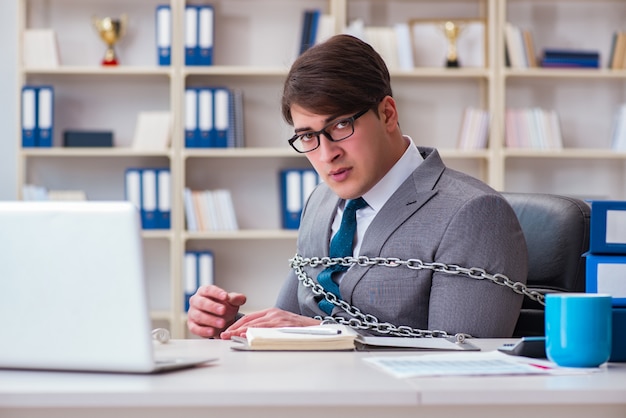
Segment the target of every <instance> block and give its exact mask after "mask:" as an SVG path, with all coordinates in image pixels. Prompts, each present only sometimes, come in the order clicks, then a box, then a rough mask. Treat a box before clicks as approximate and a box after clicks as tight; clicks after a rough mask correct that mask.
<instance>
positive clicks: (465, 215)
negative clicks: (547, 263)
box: [428, 195, 527, 337]
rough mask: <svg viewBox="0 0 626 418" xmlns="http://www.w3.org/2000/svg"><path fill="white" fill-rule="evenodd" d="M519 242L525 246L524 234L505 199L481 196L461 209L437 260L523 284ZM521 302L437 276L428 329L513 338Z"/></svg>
mask: <svg viewBox="0 0 626 418" xmlns="http://www.w3.org/2000/svg"><path fill="white" fill-rule="evenodd" d="M520 241H521V242H523V241H524V238H523V232H522V231H521V229H520V227H519V224H518V222H517V218H516V216H515V214H514V213H513V210H512V209H511V208H510V206H509V205H508V203H507V202H506V201H505V200H504V198H502V197H501V196H498V195H483V196H480V197H477V198H474V199H471V200H469V201H468V202H467V203H466V204H464V205H463V206H462V207H460V209H459V210H458V211H457V213H456V214H455V215H454V217H453V218H452V220H451V221H450V223H449V225H448V227H447V228H446V231H445V234H444V235H443V238H442V241H441V245H440V246H439V248H438V250H437V255H436V257H435V259H436V260H438V261H440V262H454V263H455V264H458V265H460V266H462V267H468V268H471V267H477V268H482V269H485V270H486V271H487V272H488V273H491V274H495V273H502V274H506V275H507V276H509V278H510V279H511V280H512V281H521V282H523V283H525V282H526V274H527V271H526V270H527V264H526V260H527V254H526V252H525V250H526V249H525V246H520V245H519V243H520ZM453 260H454V261H453ZM522 299H523V297H522V296H521V295H519V294H517V293H515V292H514V291H513V290H512V289H510V288H508V287H506V286H500V285H498V284H495V283H493V282H491V281H489V280H477V279H473V278H470V277H467V276H465V275H458V276H456V275H450V274H447V273H435V274H434V275H433V278H432V286H431V294H430V303H429V314H428V318H429V319H428V326H429V328H430V329H441V330H446V331H448V332H452V333H456V332H464V333H468V334H470V335H473V336H475V337H490V336H509V335H511V334H512V333H513V329H514V328H515V323H516V322H517V318H518V316H519V310H520V306H521V303H522Z"/></svg>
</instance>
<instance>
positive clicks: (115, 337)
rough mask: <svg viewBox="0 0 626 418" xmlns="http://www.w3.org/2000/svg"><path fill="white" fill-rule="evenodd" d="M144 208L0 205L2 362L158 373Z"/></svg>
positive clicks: (168, 363)
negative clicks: (143, 233) (146, 264)
mask: <svg viewBox="0 0 626 418" xmlns="http://www.w3.org/2000/svg"><path fill="white" fill-rule="evenodd" d="M142 251H143V250H142V238H141V226H140V219H139V213H138V211H137V209H136V208H135V207H134V206H133V205H132V204H131V203H129V202H0V333H1V335H2V343H1V344H0V368H16V369H39V370H80V371H105V372H129V373H153V372H158V371H163V370H172V369H179V368H184V367H191V366H194V365H197V364H202V363H206V362H210V361H213V360H215V359H214V358H202V359H187V358H178V359H158V358H156V356H155V355H154V346H153V344H154V343H153V341H152V336H151V321H150V315H149V308H148V300H147V292H146V282H145V277H144V272H143V253H142Z"/></svg>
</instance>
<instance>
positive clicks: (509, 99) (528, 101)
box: [495, 0, 626, 199]
mask: <svg viewBox="0 0 626 418" xmlns="http://www.w3.org/2000/svg"><path fill="white" fill-rule="evenodd" d="M624 16H626V3H624V2H620V1H613V0H604V1H593V2H592V1H583V0H577V1H562V0H547V1H523V0H507V1H504V2H503V7H501V8H500V9H499V10H498V18H497V20H498V22H500V24H501V25H503V24H504V23H505V22H511V23H513V24H514V25H516V26H518V27H521V28H524V29H527V30H529V31H530V32H531V33H532V35H533V38H534V46H535V54H536V55H538V56H539V55H541V51H542V50H543V49H544V48H572V49H581V50H595V51H599V52H600V68H596V69H573V68H572V69H558V68H522V69H515V68H509V67H506V66H505V64H504V56H501V57H500V59H499V64H498V65H499V66H500V67H501V69H502V70H501V73H502V77H501V78H500V81H499V82H500V86H499V88H498V92H499V95H500V98H499V99H498V100H499V101H500V102H501V105H500V106H499V107H500V108H501V109H505V108H507V107H531V106H539V107H542V108H546V109H554V110H556V111H557V112H558V113H559V116H560V120H561V130H562V136H563V149H561V150H552V151H546V150H532V149H506V148H502V156H501V158H500V160H501V165H502V175H501V176H497V177H498V178H499V182H498V183H497V184H495V186H496V187H498V188H500V189H505V190H507V191H520V192H525V191H537V192H551V191H557V192H559V193H561V194H568V195H574V196H578V197H583V198H593V199H624V198H626V187H625V186H626V184H625V183H624V180H623V179H624V173H625V171H624V170H625V168H626V165H625V161H626V153H624V152H618V151H614V150H612V149H611V130H612V126H613V123H614V122H613V116H614V114H615V112H616V111H617V110H618V109H619V106H620V105H621V104H622V103H624V102H625V101H626V96H625V90H624V87H625V86H626V84H625V83H624V82H625V81H626V72H625V71H624V70H610V69H608V68H607V67H608V61H609V56H610V48H611V37H612V35H613V32H614V31H618V30H622V29H623V21H624V20H623V18H624ZM500 41H501V42H503V40H502V39H500ZM499 50H503V47H499Z"/></svg>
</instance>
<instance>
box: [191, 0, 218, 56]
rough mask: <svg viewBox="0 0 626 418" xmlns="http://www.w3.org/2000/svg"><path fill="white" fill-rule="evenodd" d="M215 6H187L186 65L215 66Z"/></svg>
mask: <svg viewBox="0 0 626 418" xmlns="http://www.w3.org/2000/svg"><path fill="white" fill-rule="evenodd" d="M214 25H215V13H214V10H213V6H211V5H208V4H204V5H191V4H188V5H186V6H185V65H190V66H193V65H213V43H214V42H213V37H214Z"/></svg>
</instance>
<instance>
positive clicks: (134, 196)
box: [124, 168, 141, 209]
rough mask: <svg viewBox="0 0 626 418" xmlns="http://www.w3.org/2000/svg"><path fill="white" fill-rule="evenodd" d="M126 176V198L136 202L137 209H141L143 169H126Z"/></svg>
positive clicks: (133, 202)
mask: <svg viewBox="0 0 626 418" xmlns="http://www.w3.org/2000/svg"><path fill="white" fill-rule="evenodd" d="M124 178H125V183H124V186H125V187H124V193H125V195H126V200H128V201H129V202H131V203H132V204H134V205H135V207H136V208H137V209H141V169H139V168H128V169H126V173H125V176H124Z"/></svg>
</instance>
